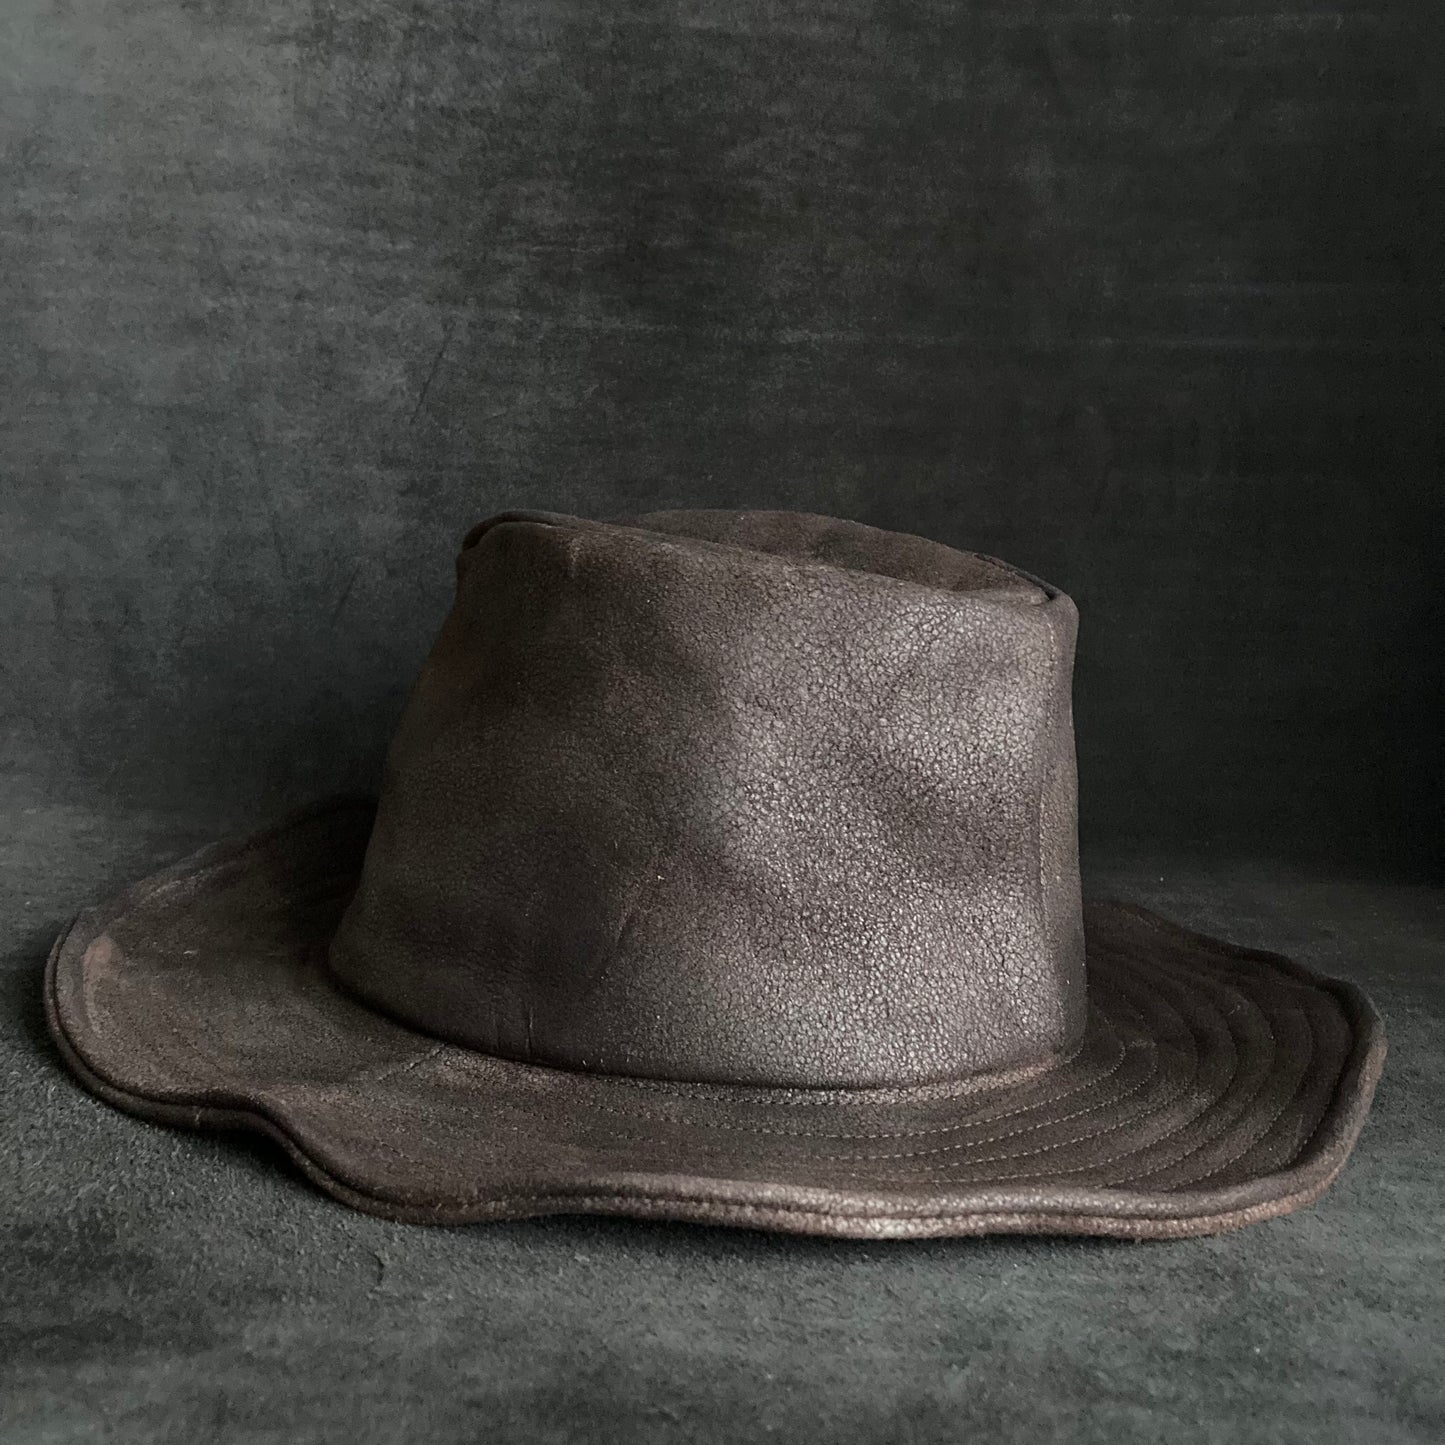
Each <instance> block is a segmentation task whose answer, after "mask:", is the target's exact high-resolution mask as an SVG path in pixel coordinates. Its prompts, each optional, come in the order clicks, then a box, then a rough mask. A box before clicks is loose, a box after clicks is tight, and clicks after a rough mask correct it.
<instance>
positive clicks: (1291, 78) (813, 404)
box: [0, 0, 1445, 869]
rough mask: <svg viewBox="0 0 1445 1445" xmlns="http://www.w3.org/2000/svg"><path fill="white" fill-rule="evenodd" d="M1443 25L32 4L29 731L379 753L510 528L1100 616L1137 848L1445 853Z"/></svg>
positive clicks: (13, 483) (611, 8)
mask: <svg viewBox="0 0 1445 1445" xmlns="http://www.w3.org/2000/svg"><path fill="white" fill-rule="evenodd" d="M1435 10H1436V7H1433V6H1430V5H1427V4H1425V3H1423V0H1421V3H1411V0H1395V3H1393V4H1384V5H1378V4H1356V3H1345V4H1343V5H1338V6H1333V7H1331V8H1328V9H1325V10H1320V9H1318V8H1317V7H1311V6H1303V7H1296V8H1292V9H1289V8H1287V9H1283V10H1281V9H1279V8H1277V7H1276V6H1274V5H1269V6H1257V5H1252V4H1250V3H1248V0H1172V3H1162V4H1147V5H1145V6H1143V7H1142V8H1139V7H1135V8H1132V9H1124V10H1120V9H1118V8H1117V6H1116V5H1114V4H1113V3H1112V0H1111V3H1110V4H1108V5H1105V4H1103V3H1100V0H1063V3H1062V4H1056V5H1050V6H1044V5H1040V4H1034V3H1025V4H992V3H977V0H969V3H963V4H959V3H954V0H948V3H937V0H913V3H878V4H874V3H865V0H828V3H824V0H800V3H797V4H791V5H786V6H785V5H777V4H764V3H760V0H699V3H696V4H690V5H677V4H664V3H639V0H621V3H614V4H605V5H594V4H587V3H582V0H538V3H520V0H502V3H490V0H488V3H478V0H409V3H408V0H236V3H231V4H212V3H206V0H126V3H116V0H69V3H64V4H61V3H39V0H7V3H6V4H5V5H4V6H3V7H0V95H3V109H0V117H3V132H0V139H3V152H0V178H3V187H4V197H5V203H4V207H3V209H0V316H3V319H4V325H3V327H0V407H3V413H0V478H3V481H0V575H3V577H4V579H5V585H4V587H3V589H0V633H3V636H4V637H5V647H4V648H3V652H0V669H3V676H0V725H3V761H0V766H3V767H5V768H6V769H7V770H8V771H9V773H10V775H11V777H12V778H13V779H15V780H16V786H17V788H19V790H20V791H21V792H22V793H24V792H26V791H27V790H28V788H29V786H30V784H31V783H32V782H36V783H37V785H39V786H42V787H45V788H47V789H49V790H50V792H51V795H52V796H53V795H54V790H55V789H57V788H58V789H59V790H61V791H62V792H63V793H64V794H65V795H67V796H74V797H76V798H79V799H85V798H89V797H94V796H95V795H96V794H97V793H101V794H104V795H105V796H107V797H114V798H117V799H120V800H130V799H140V800H144V801H146V802H155V801H158V800H181V801H185V800H195V799H198V798H199V797H201V796H202V795H203V794H205V795H209V796H212V797H217V798H219V799H220V800H222V801H231V802H241V803H244V804H247V805H254V806H255V807H256V808H257V809H258V810H260V811H264V810H265V809H267V808H274V807H279V806H281V805H282V804H284V803H289V802H291V801H294V800H297V799H301V798H305V797H307V796H310V795H311V794H313V793H314V792H317V791H324V790H326V789H327V788H330V787H332V786H335V785H341V784H349V783H358V782H366V781H369V779H370V778H371V777H372V776H373V774H374V769H375V765H376V760H377V756H378V753H379V750H380V748H381V746H382V744H383V741H384V739H385V736H386V734H387V731H388V729H389V727H390V725H391V722H392V720H393V719H394V717H395V715H396V712H397V709H398V706H399V703H400V698H401V695H402V691H403V690H404V688H405V687H406V685H407V683H408V682H409V680H410V676H411V674H412V672H413V670H414V668H415V666H416V665H417V663H418V661H419V658H420V655H421V653H422V651H423V649H424V647H425V645H426V642H427V640H428V638H429V635H430V633H431V632H432V630H433V629H434V627H435V626H436V625H437V623H438V621H439V619H440V617H441V615H442V613H443V611H444V609H445V606H446V603H447V598H448V591H449V587H450V583H451V557H452V553H453V550H454V548H455V545H456V542H457V540H458V538H459V536H460V534H461V532H462V531H463V530H464V529H465V527H467V526H468V525H469V524H470V523H472V522H473V521H475V520H477V519H478V518H479V517H481V516H483V515H485V514H486V513H487V512H489V511H490V510H493V509H495V508H498V507H501V506H514V505H524V506H538V507H548V508H556V509H560V510H575V511H578V512H582V513H586V514H589V515H606V514H608V513H612V512H615V511H618V510H621V509H627V510H632V509H640V508H644V507H662V506H676V505H686V504H698V505H740V506H741V505H746V506H781V507H796V508H803V509H811V510H817V511H825V512H835V513H840V514H842V515H846V516H851V517H856V518H859V519H861V520H864V521H868V522H873V523H878V524H881V525H884V526H890V527H897V528H902V529H907V530H916V531H922V532H925V533H927V534H929V535H931V536H935V537H938V538H940V539H942V540H944V541H947V542H951V543H955V544H961V545H963V546H966V547H971V548H975V549H979V550H985V551H994V552H997V553H999V554H1000V555H1002V556H1004V557H1006V558H1008V559H1009V560H1010V561H1013V562H1016V563H1018V564H1020V565H1022V566H1025V567H1027V568H1029V569H1031V570H1033V571H1036V572H1039V573H1041V574H1042V575H1044V576H1046V577H1048V578H1049V579H1050V580H1051V581H1054V582H1057V583H1058V584H1059V585H1061V586H1063V587H1064V588H1066V589H1067V590H1068V591H1070V592H1072V593H1073V594H1074V596H1075V597H1076V599H1077V600H1078V602H1079V604H1080V607H1081V609H1082V612H1083V632H1082V637H1081V644H1080V664H1079V679H1078V699H1077V707H1078V723H1079V734H1080V739H1081V744H1080V746H1081V754H1082V766H1083V788H1084V819H1085V822H1084V829H1085V843H1086V845H1087V844H1089V843H1091V842H1096V843H1105V844H1113V843H1119V844H1129V845H1136V846H1138V847H1140V848H1145V849H1147V848H1148V847H1150V846H1152V845H1153V844H1154V843H1155V842H1165V843H1173V844H1181V845H1182V844H1189V845H1199V846H1201V847H1204V846H1207V847H1212V848H1214V849H1223V850H1226V851H1227V850H1232V849H1247V850H1250V851H1255V852H1261V853H1267V854H1275V855H1282V856H1299V855H1326V856H1329V855H1334V856H1340V857H1345V858H1350V859H1354V860H1357V861H1360V862H1362V863H1365V864H1367V865H1369V866H1371V867H1376V866H1383V867H1384V868H1386V869H1389V868H1394V867H1397V866H1405V867H1418V866H1420V865H1421V864H1422V863H1425V862H1428V861H1429V855H1430V854H1431V853H1433V851H1434V850H1433V839H1431V838H1429V837H1428V835H1427V828H1428V826H1429V824H1430V820H1431V817H1432V808H1433V805H1435V804H1436V803H1438V800H1439V796H1440V794H1439V767H1438V761H1437V759H1438V753H1439V749H1438V742H1439V732H1438V728H1437V726H1436V724H1435V721H1434V718H1435V708H1434V702H1435V699H1436V698H1437V696H1438V693H1439V687H1440V678H1441V671H1440V663H1439V651H1440V650H1439V649H1438V647H1436V646H1434V645H1433V630H1432V629H1433V626H1434V625H1435V624H1436V623H1438V621H1439V609H1438V604H1437V603H1436V601H1435V598H1436V596H1437V595H1438V590H1439V589H1438V587H1437V586H1436V585H1435V582H1434V578H1433V574H1432V557H1431V555H1430V551H1429V549H1428V546H1427V543H1428V541H1429V532H1430V526H1431V523H1432V521H1433V520H1435V516H1436V514H1435V511H1434V508H1435V503H1434V502H1433V501H1432V500H1431V488H1432V486H1433V484H1434V482H1435V480H1436V477H1435V471H1434V462H1433V459H1432V453H1431V430H1432V428H1431V406H1432V398H1433V393H1434V392H1435V391H1437V390H1438V376H1439V364H1440V359H1441V354H1442V351H1445V348H1442V347H1441V345H1440V339H1441V333H1440V319H1441V316H1440V307H1439V304H1438V295H1437V293H1436V291H1435V290H1434V289H1433V288H1434V287H1435V284H1436V283H1437V282H1438V272H1437V269H1436V268H1434V267H1433V266H1432V265H1431V264H1430V260H1429V256H1430V252H1431V250H1432V249H1433V246H1432V244H1431V243H1432V242H1433V240H1434V237H1435V235H1436V233H1437V232H1439V231H1440V230H1441V229H1442V225H1441V222H1442V215H1441V207H1440V203H1439V186H1438V179H1439V177H1438V173H1437V174H1436V176H1435V181H1436V183H1435V184H1433V185H1432V184H1431V182H1430V174H1431V171H1432V167H1434V166H1435V165H1436V163H1437V162H1438V155H1437V154H1436V151H1435V150H1434V149H1433V148H1432V146H1431V145H1430V143H1429V139H1430V136H1431V134H1432V131H1431V129H1430V127H1429V122H1430V120H1431V116H1430V114H1429V113H1428V110H1427V107H1428V106H1429V105H1430V102H1431V100H1432V97H1433V96H1434V94H1435V92H1436V91H1437V90H1438V87H1436V86H1432V85H1431V84H1430V79H1431V77H1430V76H1429V74H1428V67H1427V66H1425V65H1424V64H1423V63H1422V62H1421V61H1420V60H1417V59H1416V58H1415V56H1416V54H1417V53H1418V52H1421V50H1422V44H1423V42H1424V41H1425V40H1426V39H1428V26H1429V25H1431V24H1433V23H1434V21H1435V20H1436V18H1437V17H1436V14H1435Z"/></svg>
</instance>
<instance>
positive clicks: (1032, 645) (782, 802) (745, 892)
mask: <svg viewBox="0 0 1445 1445" xmlns="http://www.w3.org/2000/svg"><path fill="white" fill-rule="evenodd" d="M458 572H459V577H458V587H457V597H456V603H455V606H454V608H453V610H452V613H451V615H450V617H449V618H448V619H447V621H446V624H445V625H444V627H443V629H442V633H441V636H440V638H439V639H438V641H437V644H436V646H435V647H434V649H433V651H432V653H431V656H430V658H429V659H428V660H427V663H426V665H425V667H424V668H423V671H422V675H421V678H420V680H419V682H418V683H417V686H416V689H415V692H414V694H413V696H412V699H411V701H410V704H409V706H408V708H407V711H406V715H405V717H404V718H403V720H402V723H401V726H400V728H399V730H398V732H397V736H396V740H395V742H394V744H393V747H392V750H391V754H390V758H389V761H388V766H387V776H386V784H385V788H384V791H383V794H382V799H381V808H380V811H379V814H378V818H377V824H376V830H375V833H374V835H373V837H372V841H371V846H370V849H369V852H368V856H367V861H366V866H365V869H364V871H363V874H362V883H361V887H360V889H359V890H358V893H357V897H356V900H355V902H354V903H353V904H352V907H351V909H350V911H349V912H348V914H347V917H346V919H345V921H344V922H343V924H342V927H341V930H340V933H339V934H338V937H337V939H336V942H335V944H334V945H333V948H332V955H331V957H332V967H333V970H334V972H335V974H336V976H337V978H338V979H339V980H341V981H342V982H343V983H345V984H346V985H347V986H348V987H349V988H351V989H352V990H353V991H354V992H356V993H357V994H359V995H360V996H361V997H363V998H366V999H368V1000H370V1001H371V1002H373V1003H375V1004H376V1005H378V1006H380V1007H382V1008H384V1009H386V1010H387V1011H388V1012H390V1013H392V1014H393V1015H394V1016H396V1017H397V1018H399V1019H402V1020H403V1021H405V1022H407V1023H410V1024H413V1025H415V1026H416V1027H418V1028H421V1029H424V1030H425V1031H427V1032H428V1033H432V1034H435V1035H438V1036H439V1037H444V1038H448V1039H450V1040H452V1041H454V1042H456V1043H461V1044H466V1045H468V1046H470V1047H472V1048H477V1049H481V1050H485V1051H486V1052H488V1053H492V1054H497V1055H500V1056H502V1057H505V1058H511V1059H517V1060H519V1061H522V1062H526V1063H540V1064H549V1065H553V1066H556V1067H560V1068H570V1069H588V1070H592V1071H594V1072H598V1073H608V1074H624V1075H631V1076H636V1077H646V1078H667V1079H677V1080H682V1081H688V1082H714V1083H729V1082H730V1083H742V1084H756V1085H766V1086H774V1087H789V1086H791V1087H823V1086H831V1087H867V1086H872V1087H878V1086H884V1085H908V1084H921V1083H927V1082H930V1081H934V1080H939V1079H952V1078H959V1077H962V1076H965V1075H967V1074H971V1073H974V1072H978V1071H981V1070H988V1069H998V1068H1004V1067H1007V1066H1010V1065H1016V1064H1022V1063H1030V1062H1035V1061H1038V1060H1041V1059H1044V1058H1047V1057H1049V1056H1051V1055H1053V1054H1056V1053H1058V1052H1059V1051H1061V1050H1062V1049H1063V1048H1064V1047H1065V1046H1066V1045H1067V1044H1069V1043H1070V1042H1071V1041H1072V1039H1073V1038H1074V1037H1075V1036H1076V1035H1077V1033H1078V1031H1079V1028H1080V1027H1081V1026H1082V1017H1083V1014H1082V1007H1083V993H1084V976H1083V934H1082V925H1081V922H1080V916H1079V896H1078V878H1077V871H1076V867H1075V864H1074V837H1075V816H1074V789H1073V781H1072V768H1073V761H1072V760H1073V735H1072V731H1071V728H1070V720H1069V712H1068V691H1069V679H1070V673H1071V668H1072V662H1073V646H1074V632H1075V624H1076V614H1075V612H1074V608H1073V605H1072V603H1071V602H1070V601H1069V600H1068V598H1067V597H1065V596H1064V595H1063V594H1061V593H1059V592H1057V591H1053V590H1052V589H1048V588H1046V587H1044V586H1042V585H1041V584H1038V583H1036V582H1034V581H1033V580H1032V579H1028V578H1026V577H1024V576H1023V575H1022V574H1020V573H1018V572H1016V571H1014V570H1013V569H1011V568H1009V567H1007V566H1005V565H1004V564H1002V563H998V562H994V561H991V560H988V559H984V558H979V557H974V556H969V555H965V554H961V553H958V552H955V551H953V550H951V549H949V548H945V547H941V546H938V545H937V544H933V543H928V542H925V541H923V540H922V539H912V538H906V537H901V536H898V535H896V534H888V533H882V532H878V531H876V530H874V529H872V528H868V527H863V526H861V525H858V524H848V523H842V522H836V521H831V520H826V519H821V518H819V519H814V518H810V517H806V516H799V515H797V514H788V513H784V514H777V513H744V514H740V515H739V514H722V515H719V514H716V513H703V514H701V515H700V516H699V515H697V514H689V513H681V514H678V513H673V514H666V515H663V516H661V517H657V518H646V517H644V518H641V519H638V521H637V522H636V524H635V525H633V526H626V527H623V526H614V525H607V524H599V523H586V522H581V521H577V520H575V519H568V518H563V517H553V516H544V515H532V516H528V515H517V514H512V515H508V516H503V517H501V518H498V519H496V520H494V521H492V522H491V523H488V524H485V525H483V526H481V527H479V528H477V529H476V530H474V532H473V533H472V534H471V536H470V537H469V538H468V539H467V545H466V547H465V548H464V550H463V552H462V554H461V558H460V562H459V567H458Z"/></svg>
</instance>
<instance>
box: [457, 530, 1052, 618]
mask: <svg viewBox="0 0 1445 1445" xmlns="http://www.w3.org/2000/svg"><path fill="white" fill-rule="evenodd" d="M509 523H523V524H525V523H530V524H532V525H533V526H540V527H552V528H556V529H557V530H559V531H570V532H572V533H574V534H577V533H584V532H593V533H596V532H622V533H627V534H630V535H632V536H636V537H646V538H649V539H652V540H653V541H654V542H656V543H658V544H660V545H662V546H664V547H667V548H669V549H670V550H673V551H689V550H696V551H703V552H708V553H721V554H732V555H735V556H739V557H747V558H752V559H755V561H756V564H757V565H762V566H765V567H772V568H774V569H776V570H779V571H784V570H794V571H816V572H822V573H827V574H829V575H839V574H844V575H846V574H851V575H853V576H856V577H861V578H866V579H867V580H868V581H869V582H870V583H873V584H876V585H880V586H885V587H887V586H893V587H903V588H907V589H910V590H917V591H922V592H925V593H927V594H929V595H931V596H944V597H977V598H979V599H981V600H982V599H987V598H990V597H991V596H992V597H995V598H997V594H998V593H999V592H1001V591H1002V590H1003V588H1002V586H997V585H995V586H989V587H983V588H964V587H961V586H959V585H958V584H954V585H953V586H944V585H942V584H940V583H937V582H928V581H923V580H920V579H919V578H916V577H895V576H893V575H892V574H891V573H887V572H876V571H873V570H872V569H870V568H866V567H849V566H845V565H842V564H840V563H836V562H829V561H826V560H823V559H821V558H817V557H794V556H790V555H788V554H787V553H783V552H768V551H765V550H763V549H762V548H759V547H748V546H745V545H743V544H742V543H738V542H719V541H715V540H713V539H712V538H708V537H694V536H691V535H689V534H688V533H686V532H662V531H655V530H653V529H652V528H650V527H639V526H632V525H630V524H627V523H622V522H609V521H604V520H600V519H596V518H591V517H571V516H567V515H566V514H564V513H560V512H543V511H526V510H515V511H509V512H499V513H497V515H496V516H494V517H489V518H487V519H486V520H485V521H482V522H478V523H477V524H476V525H475V526H473V527H472V528H471V529H470V530H469V531H468V532H467V533H466V535H465V536H464V537H463V538H462V544H461V550H460V552H459V553H458V557H457V562H458V566H460V565H461V563H462V560H463V558H464V557H465V555H466V554H467V553H468V552H470V551H472V550H473V549H475V547H476V546H477V544H478V543H479V542H480V541H481V540H482V538H483V537H485V536H486V535H487V534H488V533H489V532H491V531H493V530H495V529H496V528H498V527H501V526H505V525H507V524H509ZM858 525H859V526H867V525H868V524H867V523H859V524H858ZM872 530H874V531H885V529H883V528H872ZM888 535H894V536H903V535H909V534H905V533H889V534H888ZM924 540H927V539H924ZM938 545H945V544H941V543H940V544H938ZM947 550H949V551H950V552H952V553H954V555H955V556H958V557H968V558H971V559H973V560H974V561H976V562H982V563H984V564H985V565H986V566H988V567H991V568H994V569H996V570H997V571H998V572H1000V573H1002V574H1004V578H1003V579H1000V581H1001V582H1002V581H1003V580H1004V579H1012V580H1013V581H1014V582H1016V583H1022V584H1025V585H1026V586H1028V587H1030V588H1032V589H1035V590H1036V592H1037V594H1038V595H1035V596H1028V597H1021V596H1017V595H1008V596H1007V597H1006V601H1007V602H1010V603H1014V604H1019V605H1022V606H1027V607H1046V606H1048V605H1049V603H1051V602H1053V601H1054V599H1055V598H1056V597H1058V596H1060V595H1061V594H1060V591H1059V589H1058V588H1057V587H1054V586H1053V585H1051V584H1050V583H1048V582H1045V581H1044V580H1043V579H1042V578H1039V577H1035V576H1033V575H1032V574H1030V573H1028V572H1025V571H1024V570H1023V569H1022V568H1019V567H1015V566H1014V565H1013V564H1012V563H1009V562H1005V561H1003V560H1002V559H1001V558H999V557H994V556H991V555H989V554H988V553H986V552H973V551H968V550H966V549H964V548H961V547H949V548H948V549H947Z"/></svg>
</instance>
